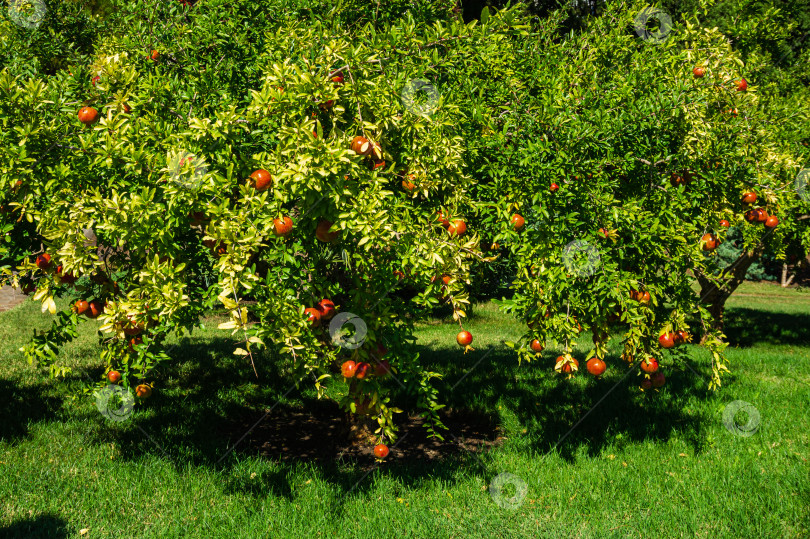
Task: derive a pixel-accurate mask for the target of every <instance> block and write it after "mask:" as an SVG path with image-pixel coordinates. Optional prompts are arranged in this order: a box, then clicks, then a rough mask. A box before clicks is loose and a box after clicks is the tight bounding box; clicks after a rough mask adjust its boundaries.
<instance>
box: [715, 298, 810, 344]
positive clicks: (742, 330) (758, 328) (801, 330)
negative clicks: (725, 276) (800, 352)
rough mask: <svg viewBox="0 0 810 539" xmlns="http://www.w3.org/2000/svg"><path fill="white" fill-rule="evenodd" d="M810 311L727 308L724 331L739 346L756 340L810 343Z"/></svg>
mask: <svg viewBox="0 0 810 539" xmlns="http://www.w3.org/2000/svg"><path fill="white" fill-rule="evenodd" d="M809 327H810V315H805V314H787V313H775V312H769V311H760V310H757V309H748V308H734V307H730V308H728V309H726V313H725V333H726V336H727V337H728V341H729V342H730V343H731V344H735V345H737V346H742V347H748V346H753V345H755V344H810V331H808V330H807V328H809Z"/></svg>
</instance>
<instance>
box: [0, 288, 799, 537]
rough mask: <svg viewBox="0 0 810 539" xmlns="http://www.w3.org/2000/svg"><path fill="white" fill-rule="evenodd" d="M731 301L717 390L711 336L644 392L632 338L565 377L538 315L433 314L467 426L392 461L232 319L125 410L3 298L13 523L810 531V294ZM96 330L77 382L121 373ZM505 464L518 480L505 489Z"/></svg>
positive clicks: (35, 311) (457, 418)
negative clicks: (237, 331) (56, 360)
mask: <svg viewBox="0 0 810 539" xmlns="http://www.w3.org/2000/svg"><path fill="white" fill-rule="evenodd" d="M58 306H59V307H60V308H61V307H62V305H58ZM728 307H729V310H728V313H727V314H728V318H727V320H728V327H727V334H728V335H729V337H730V340H731V341H732V342H733V343H734V345H733V346H731V347H729V350H728V355H729V358H730V359H731V367H732V371H733V374H732V375H731V376H729V377H728V378H726V379H725V380H724V386H723V387H722V388H721V390H720V391H718V392H716V393H712V392H709V391H707V389H706V387H707V382H708V376H709V375H710V368H709V366H708V362H709V357H708V352H706V351H705V350H701V349H699V348H698V347H696V346H690V349H691V354H690V365H689V366H680V367H678V368H676V367H673V366H671V365H668V364H667V362H666V361H664V362H662V368H663V369H664V371H665V373H666V376H667V383H666V385H665V386H664V387H663V389H661V390H660V391H652V392H647V393H644V392H642V391H641V390H640V389H639V387H638V380H639V379H638V378H637V376H636V374H635V373H630V374H628V373H627V367H626V366H625V365H624V364H622V362H621V360H620V359H619V357H618V356H619V354H620V352H621V351H620V349H619V345H618V343H617V341H618V339H613V340H612V341H611V344H612V347H611V354H610V355H609V357H608V358H607V364H608V370H607V372H606V373H605V375H604V376H603V377H602V378H603V379H601V380H595V379H594V378H593V377H591V376H590V375H588V374H587V373H586V372H585V370H584V362H582V361H580V366H581V368H582V371H581V372H580V373H579V374H577V375H576V376H575V377H573V378H571V379H570V380H567V381H565V382H564V383H559V380H557V377H558V376H560V375H557V374H556V373H554V372H553V365H554V359H553V358H555V357H556V356H557V355H559V353H561V352H562V350H560V349H559V348H557V349H555V348H554V347H553V346H551V345H550V346H549V348H547V349H546V350H545V351H544V353H543V355H542V359H541V360H540V361H538V362H535V363H533V364H528V365H527V364H524V365H523V366H520V367H519V366H518V365H517V363H516V361H515V358H514V354H513V353H511V352H509V351H508V350H506V349H505V347H504V346H503V345H501V344H500V343H501V341H503V340H510V339H511V340H515V339H517V338H518V337H519V336H520V335H521V333H522V331H523V327H522V326H521V325H520V324H519V323H518V322H517V321H513V320H512V319H511V318H508V317H504V316H503V315H501V314H499V313H498V311H497V309H496V308H495V306H494V305H492V304H481V305H477V306H475V308H474V309H473V312H472V313H471V314H472V316H471V319H470V321H469V323H468V324H467V325H466V326H465V328H466V329H468V330H469V331H471V332H472V334H473V335H474V338H475V341H474V342H473V347H474V348H475V349H476V350H475V351H473V352H470V353H468V354H466V355H465V354H463V353H462V351H461V349H460V348H459V347H458V345H457V344H456V342H455V335H456V332H457V331H456V329H454V328H455V327H457V326H455V325H454V323H453V322H452V321H451V320H449V317H448V319H443V318H436V319H433V320H431V321H428V322H426V323H423V324H421V325H420V329H419V332H418V337H419V344H420V346H421V349H422V352H421V353H422V360H423V361H424V362H425V364H426V366H428V367H435V369H433V370H437V371H439V372H443V373H446V374H445V378H444V380H443V381H442V382H441V383H440V384H439V385H440V388H441V394H442V401H443V402H445V403H447V404H448V407H449V408H450V409H451V410H452V411H451V412H448V414H446V415H445V417H447V425H448V426H449V427H450V431H449V432H447V433H445V438H446V441H445V442H444V443H441V442H432V441H429V440H426V439H425V437H424V435H423V434H422V433H421V431H420V430H419V429H415V428H410V429H407V430H403V432H402V433H401V434H402V436H401V440H400V442H399V444H398V445H396V446H395V447H393V448H392V451H391V455H390V456H389V457H388V459H386V461H385V462H384V463H382V464H381V465H380V466H379V467H377V466H375V461H374V459H373V458H372V456H371V455H370V448H369V447H368V445H369V444H368V443H367V442H365V441H362V440H361V439H362V434H363V433H362V432H355V433H349V432H347V431H346V430H345V426H344V423H343V422H342V421H341V419H340V418H341V412H340V411H339V410H338V409H337V407H336V406H334V405H331V404H329V403H328V402H326V401H320V402H316V400H315V395H314V394H313V391H312V390H311V389H310V388H308V387H307V388H305V389H303V390H302V391H298V390H296V389H293V390H292V391H290V392H289V393H288V390H289V389H290V388H289V387H285V386H284V385H283V384H284V382H282V381H281V380H283V376H282V374H283V373H276V372H274V371H272V370H268V369H271V368H272V367H268V366H266V365H265V366H264V367H263V368H262V366H261V365H259V375H260V376H261V379H260V380H259V382H260V383H257V380H256V378H255V376H254V374H253V371H252V368H251V367H250V364H249V362H248V363H244V362H241V361H240V360H239V359H238V358H234V356H233V355H232V354H231V351H232V347H233V345H232V343H230V341H229V340H228V338H227V334H226V333H225V332H223V331H218V330H216V329H213V328H215V327H216V323H217V321H219V319H220V318H222V319H224V317H219V318H218V317H217V316H212V317H210V318H209V319H208V320H207V324H206V325H207V327H208V328H209V329H206V330H204V331H201V332H198V333H195V334H194V335H193V336H192V337H191V338H188V339H183V340H182V342H180V343H176V341H175V342H174V344H177V346H175V347H174V348H172V349H171V351H170V354H171V355H172V356H174V357H176V358H177V359H178V361H177V362H176V363H173V365H172V366H171V367H168V368H161V369H160V372H159V376H160V377H161V385H160V387H158V389H156V391H155V394H154V395H153V396H152V398H151V399H150V400H149V401H148V403H147V405H146V406H145V407H141V406H137V407H136V408H135V411H134V414H133V415H132V416H131V417H130V418H129V419H128V420H126V421H122V422H113V421H110V420H107V419H105V418H104V417H103V416H102V415H101V414H100V413H99V412H98V410H97V409H96V407H95V405H94V402H93V401H92V400H91V399H89V398H79V399H76V400H73V399H71V398H65V397H64V396H63V395H64V389H65V388H64V386H63V385H61V384H60V383H59V382H56V381H53V380H50V379H49V378H48V377H47V374H45V373H42V372H39V371H38V370H36V369H34V368H33V367H31V366H29V365H28V364H27V363H26V362H25V361H24V359H23V356H22V353H21V352H19V351H18V349H19V348H20V346H22V345H23V344H24V343H25V342H27V340H28V339H29V338H30V336H31V331H32V329H34V328H36V329H45V328H46V327H48V325H49V324H50V319H51V316H50V315H47V314H45V315H43V314H40V312H39V305H38V304H37V303H35V302H32V301H27V302H25V303H24V304H23V305H20V306H18V307H15V308H13V309H11V310H10V311H8V312H4V313H0V357H2V362H0V417H2V421H0V470H2V476H1V477H0V536H2V537H26V538H28V537H75V536H80V531H84V535H82V536H84V537H178V536H184V537H206V538H208V537H304V536H307V537H425V538H435V537H561V536H577V537H606V536H616V537H627V536H631V537H649V536H653V535H659V536H665V537H675V536H687V535H688V536H698V537H709V536H711V537H806V536H807V535H808V533H810V504H808V503H807V500H808V498H810V482H808V481H807V478H808V477H810V461H808V459H810V435H808V432H810V416H808V413H807V412H808V410H809V409H810V331H808V328H810V293H808V292H807V290H806V289H805V290H801V289H799V290H796V289H791V290H785V289H781V288H780V287H778V286H775V285H770V284H754V283H746V284H744V285H743V287H741V288H740V289H739V290H738V292H737V293H736V294H735V295H733V296H732V298H731V300H730V301H729V304H728ZM97 325H98V323H97V322H92V321H91V322H87V323H83V324H82V325H81V328H80V337H79V338H78V339H77V340H75V341H74V342H73V343H71V344H70V345H68V346H66V347H65V350H64V351H63V357H65V358H68V359H69V362H68V364H69V365H70V366H72V367H74V372H75V373H76V374H75V375H73V377H72V378H71V379H70V382H69V383H70V384H71V385H72V386H74V387H77V385H78V382H79V380H81V379H82V378H83V377H87V378H88V379H91V380H95V379H97V378H99V377H100V376H101V374H102V373H103V367H101V366H100V365H99V364H96V363H94V361H97V360H92V359H89V358H94V357H98V356H97V352H98V350H97V338H96V334H95V330H96V326H97ZM581 340H582V341H583V342H589V341H590V335H589V334H583V335H582V336H581ZM170 344H172V343H171V342H170ZM585 348H587V347H585ZM581 359H582V358H580V360H581ZM267 363H271V362H267ZM625 375H627V376H625ZM462 377H464V383H463V384H458V385H456V383H457V382H458V381H459V380H460V379H461V378H462ZM302 387H303V386H302ZM608 393H609V394H608ZM285 394H286V397H281V396H282V395H285ZM606 394H607V397H606V398H605V399H604V400H601V399H602V397H603V396H605V395H606ZM279 397H281V398H280V399H279ZM733 401H745V402H748V403H751V404H752V405H753V406H754V407H755V408H756V410H757V411H758V413H759V416H760V423H759V426H758V428H757V429H756V431H755V432H754V433H753V435H752V436H741V435H740V434H734V433H732V432H731V431H730V430H729V429H727V428H726V426H725V425H724V422H723V411H724V409H725V407H726V406H727V405H729V404H730V403H732V402H733ZM277 402H278V404H277V405H274V404H275V403H277ZM267 410H270V412H269V414H268V413H267ZM590 410H592V411H590ZM589 411H590V413H589ZM586 414H587V415H586ZM265 415H266V417H264V419H263V421H261V422H260V423H259V425H258V426H257V427H256V428H255V429H254V430H253V431H252V432H251V433H250V434H249V435H248V436H246V437H245V438H244V439H243V440H241V442H240V443H239V444H238V445H237V446H236V449H235V450H233V451H229V448H231V447H232V446H233V445H234V443H236V442H237V441H239V440H240V438H241V437H242V435H243V434H245V433H246V432H247V431H248V430H249V429H250V427H251V426H253V425H254V424H255V423H256V422H257V421H258V420H259V419H262V417H263V416H265ZM583 418H584V419H583ZM580 420H582V421H581V422H580ZM737 420H738V422H739V423H745V422H746V419H745V418H744V417H741V416H738V417H737ZM399 423H400V424H407V423H408V421H406V420H403V418H399ZM411 423H413V422H411ZM352 436H353V438H352ZM352 439H355V440H356V441H357V443H354V444H352V443H351V440H352ZM462 446H463V447H462ZM504 473H508V474H513V476H515V477H516V481H517V482H514V481H512V480H507V481H506V486H505V489H504V490H503V491H501V493H500V495H497V494H496V495H494V496H493V495H492V494H491V492H490V485H491V483H493V481H495V480H496V477H499V478H500V479H499V480H498V481H500V480H503V479H505V478H507V477H509V476H503V475H501V474H504ZM512 479H515V478H512ZM496 482H497V481H496ZM521 482H523V484H525V487H526V490H525V497H521V494H522V491H520V490H519V487H521V486H522V484H521ZM496 492H497V491H496Z"/></svg>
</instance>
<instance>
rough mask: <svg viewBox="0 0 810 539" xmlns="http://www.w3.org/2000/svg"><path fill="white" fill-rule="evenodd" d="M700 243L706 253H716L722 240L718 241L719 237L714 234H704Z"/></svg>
mask: <svg viewBox="0 0 810 539" xmlns="http://www.w3.org/2000/svg"><path fill="white" fill-rule="evenodd" d="M700 241H701V243H702V244H703V250H704V251H714V250H715V249H717V246H718V245H720V240H718V239H717V236H715V235H714V234H712V233H706V234H703V237H701V238H700Z"/></svg>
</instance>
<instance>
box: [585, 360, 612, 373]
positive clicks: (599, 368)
mask: <svg viewBox="0 0 810 539" xmlns="http://www.w3.org/2000/svg"><path fill="white" fill-rule="evenodd" d="M585 367H587V369H588V372H589V373H591V374H592V375H594V376H601V375H602V374H604V372H605V369H607V365H605V362H604V361H602V360H601V359H599V358H598V357H592V358H591V359H589V360H588V363H586V364H585Z"/></svg>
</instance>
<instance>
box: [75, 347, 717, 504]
mask: <svg viewBox="0 0 810 539" xmlns="http://www.w3.org/2000/svg"><path fill="white" fill-rule="evenodd" d="M232 348H233V345H232V344H231V343H230V342H229V341H228V340H226V339H220V340H213V341H205V342H195V341H190V342H188V343H186V344H183V345H182V346H181V347H178V348H176V349H175V352H174V354H173V355H175V356H176V358H177V361H175V362H172V363H171V364H170V365H167V366H165V367H162V368H161V372H160V373H159V374H158V376H159V378H160V379H161V380H166V381H173V382H172V383H171V384H170V385H168V386H167V387H165V388H160V387H159V388H158V389H156V390H155V392H154V394H153V396H152V397H151V399H150V402H149V403H148V406H146V407H140V406H138V407H136V411H135V415H134V416H133V417H132V418H131V419H130V420H128V421H126V422H122V423H112V422H110V421H107V420H104V419H103V418H101V417H100V416H99V415H98V414H97V412H96V410H95V409H93V410H91V411H90V412H89V414H90V415H89V416H88V417H87V419H88V420H89V422H90V425H91V429H90V434H89V440H88V441H90V442H91V443H94V444H107V443H115V444H116V445H117V446H118V447H119V448H120V450H121V454H122V457H124V458H128V459H133V460H134V459H138V458H140V457H141V456H143V455H148V454H149V455H155V456H161V455H163V456H164V458H167V460H169V461H170V462H172V463H173V464H174V465H175V467H176V468H177V469H178V470H182V469H183V468H184V467H185V466H186V465H187V464H191V465H194V466H201V467H207V468H216V469H224V470H228V471H229V472H230V473H228V474H225V477H226V479H225V482H224V485H223V488H224V489H225V490H226V491H228V492H240V493H246V494H249V495H253V496H257V497H263V496H268V495H273V496H281V497H286V498H290V499H291V498H292V497H293V492H294V490H295V489H294V488H293V486H292V485H291V484H290V483H289V479H288V477H289V472H290V469H291V468H294V467H296V466H298V465H306V466H312V467H315V468H316V469H318V470H319V472H320V473H321V474H322V476H323V477H324V479H325V480H327V481H329V482H331V483H333V484H334V485H336V486H339V487H340V489H341V491H342V493H344V494H346V493H349V492H355V491H360V492H362V491H363V490H365V489H366V488H370V484H368V483H370V482H367V481H362V482H361V484H360V485H358V481H360V480H361V479H363V478H364V477H365V475H366V474H367V473H369V472H370V471H372V470H374V469H375V468H376V467H377V466H378V464H377V463H376V461H375V460H374V458H373V455H372V448H373V445H374V444H375V443H376V441H375V437H374V436H373V434H372V431H373V429H374V428H376V425H370V428H369V426H368V425H367V426H366V427H365V428H364V427H362V426H361V427H359V428H358V426H357V424H353V423H351V422H350V421H348V419H347V416H346V414H345V413H344V412H342V411H341V410H340V409H339V408H338V406H337V405H336V404H335V403H334V402H332V401H327V400H317V399H316V398H315V395H314V391H312V390H311V389H310V388H308V386H307V385H306V384H303V385H302V388H306V389H304V390H303V392H302V391H299V390H296V389H294V388H292V387H291V386H290V385H288V384H287V381H288V380H289V377H287V376H285V375H284V374H283V373H281V372H278V371H276V370H274V369H275V366H274V365H275V363H274V362H273V361H270V360H268V359H264V358H257V369H258V371H259V376H260V379H259V381H258V382H260V383H257V381H256V378H255V375H254V373H253V369H252V367H251V366H250V362H249V360H245V359H244V358H236V357H234V356H233V355H232ZM418 351H419V353H420V355H421V361H422V363H423V364H424V365H426V366H428V367H429V368H430V369H431V370H435V371H438V372H444V373H446V374H445V377H444V380H443V381H442V382H441V383H440V384H439V385H440V395H441V396H442V402H444V403H446V404H447V405H448V408H447V409H446V410H444V411H443V412H442V420H443V422H444V423H445V425H447V427H448V431H446V432H443V434H444V437H445V440H444V441H440V440H436V439H432V438H428V437H427V436H426V432H425V429H424V428H422V420H421V418H418V417H410V418H405V417H403V416H398V418H397V423H398V425H400V426H401V430H400V432H399V436H400V441H399V442H398V444H397V445H396V446H395V447H393V448H392V452H391V455H390V456H389V457H388V458H387V459H386V460H385V462H383V463H382V464H380V465H379V466H380V468H381V469H383V470H385V473H386V474H387V475H389V476H391V477H394V478H401V479H402V481H403V482H405V483H407V484H411V485H413V484H414V483H420V482H422V481H436V480H446V481H453V477H455V476H456V474H457V472H458V469H459V467H460V466H465V467H471V466H472V467H474V468H477V469H480V471H481V472H482V473H484V474H486V473H488V471H487V469H486V464H484V462H485V461H487V460H488V459H487V458H486V457H484V458H483V459H481V458H479V456H480V455H482V454H484V453H485V452H486V450H488V449H491V448H493V447H495V446H497V445H498V444H499V443H501V442H502V440H503V437H502V436H501V435H502V434H503V432H502V431H501V429H500V427H499V425H500V424H501V423H502V422H503V417H502V416H500V415H499V414H502V413H503V412H509V413H511V414H514V416H515V417H516V418H517V420H518V421H519V422H520V424H521V425H522V426H523V428H525V431H526V432H525V434H524V435H523V436H522V437H519V438H520V440H519V441H518V443H526V444H528V446H529V449H530V450H533V451H534V452H536V453H538V454H545V453H548V452H549V451H552V450H555V449H556V450H557V451H558V452H559V454H560V455H561V456H562V457H563V458H566V459H570V460H574V455H576V454H581V453H582V451H583V450H585V452H586V453H587V454H588V455H590V456H595V455H598V454H599V453H600V451H602V449H603V448H605V447H606V446H608V445H611V446H615V445H617V444H618V445H623V444H631V443H637V442H640V441H643V440H650V439H654V440H666V439H668V438H669V437H670V436H672V435H673V433H675V432H676V431H677V432H678V436H679V437H681V438H684V437H685V438H686V441H687V442H688V443H689V444H690V445H691V446H692V447H693V448H694V450H695V452H696V453H699V452H700V451H701V450H702V448H703V435H702V427H701V426H702V424H703V423H704V422H705V421H706V420H707V418H706V417H703V416H701V415H699V413H697V412H689V411H687V410H688V409H689V408H690V407H689V406H688V405H687V403H688V402H689V401H690V399H692V398H694V397H695V396H701V397H703V396H705V394H706V389H705V387H706V381H705V380H704V379H702V378H700V377H697V376H695V375H694V374H692V373H689V372H686V373H684V372H680V373H679V372H668V373H667V376H668V381H667V385H666V386H665V387H664V389H663V390H661V391H658V392H652V393H647V394H644V393H642V392H641V391H640V390H639V389H638V378H637V377H636V376H635V373H633V374H630V375H628V376H627V377H626V378H624V379H623V380H622V377H623V376H624V374H625V373H626V369H627V367H626V366H625V365H624V364H622V363H621V361H620V360H619V359H618V358H615V357H614V358H608V365H609V366H610V367H609V369H610V370H609V371H608V373H607V374H606V375H605V377H604V379H602V380H596V379H593V378H592V377H590V376H589V375H587V374H585V373H584V362H582V363H581V365H582V367H583V372H582V373H580V374H579V375H577V379H574V380H566V379H564V378H563V379H561V378H562V377H561V376H560V375H557V374H556V373H554V372H553V370H552V368H551V366H550V361H551V360H550V359H549V358H548V357H546V358H544V359H543V360H541V361H540V362H538V363H535V364H532V365H525V364H524V365H523V366H522V367H518V365H517V362H516V359H515V357H514V354H513V353H512V352H511V351H509V350H506V349H498V350H496V351H494V352H492V353H491V354H489V355H488V356H486V357H485V358H484V359H483V360H482V361H481V362H480V363H479V364H478V365H477V366H475V368H472V367H473V365H475V364H476V363H477V362H478V361H479V360H481V358H482V357H484V355H485V354H486V350H478V351H476V352H474V353H470V354H467V355H466V356H465V355H463V353H462V351H461V349H456V348H453V349H443V348H435V346H434V347H428V346H423V347H419V348H418ZM471 368H472V370H470V369H471ZM468 371H469V374H467V376H466V377H465V378H464V380H463V382H462V383H460V384H459V385H458V386H457V387H455V389H452V390H451V387H452V386H453V385H454V384H455V383H456V382H457V381H458V380H459V379H461V378H462V376H464V375H465V373H467V372H468ZM620 380H621V382H620V383H619V384H618V386H617V387H616V388H615V389H614V390H613V391H612V393H611V394H610V396H608V397H607V398H606V399H605V400H604V401H602V402H601V403H600V404H599V405H598V406H596V407H595V408H594V410H593V412H592V413H590V414H589V415H588V417H587V418H586V419H585V420H584V421H582V422H581V423H580V424H579V425H577V426H576V428H574V429H573V431H571V432H570V434H569V431H570V430H571V428H572V427H573V426H574V424H575V423H577V422H578V421H579V419H580V418H582V417H583V416H584V415H585V414H586V413H587V412H588V411H589V410H590V409H591V408H592V407H594V405H595V404H596V403H597V402H598V401H599V400H600V399H601V398H602V397H603V396H604V395H605V393H607V392H608V390H610V389H611V387H612V386H613V385H614V384H616V382H619V381H620ZM583 382H584V383H583ZM389 383H391V384H394V385H395V382H393V381H390V382H389ZM291 389H292V391H290V390H291ZM285 394H286V395H287V397H286V398H280V397H281V396H282V395H285ZM279 401H281V402H279ZM395 402H396V405H397V406H399V407H401V408H403V409H407V406H408V403H406V402H403V401H401V400H396V399H395ZM411 404H412V403H411ZM499 406H503V407H504V408H506V409H505V410H503V412H498V411H497V410H498V407H499ZM251 429H252V430H251ZM564 437H565V439H564V440H563V442H562V443H560V444H559V446H557V444H558V442H560V440H562V439H563V438H564ZM234 445H236V449H235V450H234V451H232V452H231V448H233V447H234ZM247 457H258V458H261V459H266V460H268V461H271V462H273V463H274V464H273V465H272V466H271V467H270V469H269V470H268V469H264V470H260V471H259V472H257V473H258V474H259V476H258V479H259V480H257V477H253V478H250V477H242V475H243V474H242V472H241V469H240V468H237V466H238V462H239V461H240V460H244V459H245V458H247Z"/></svg>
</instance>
